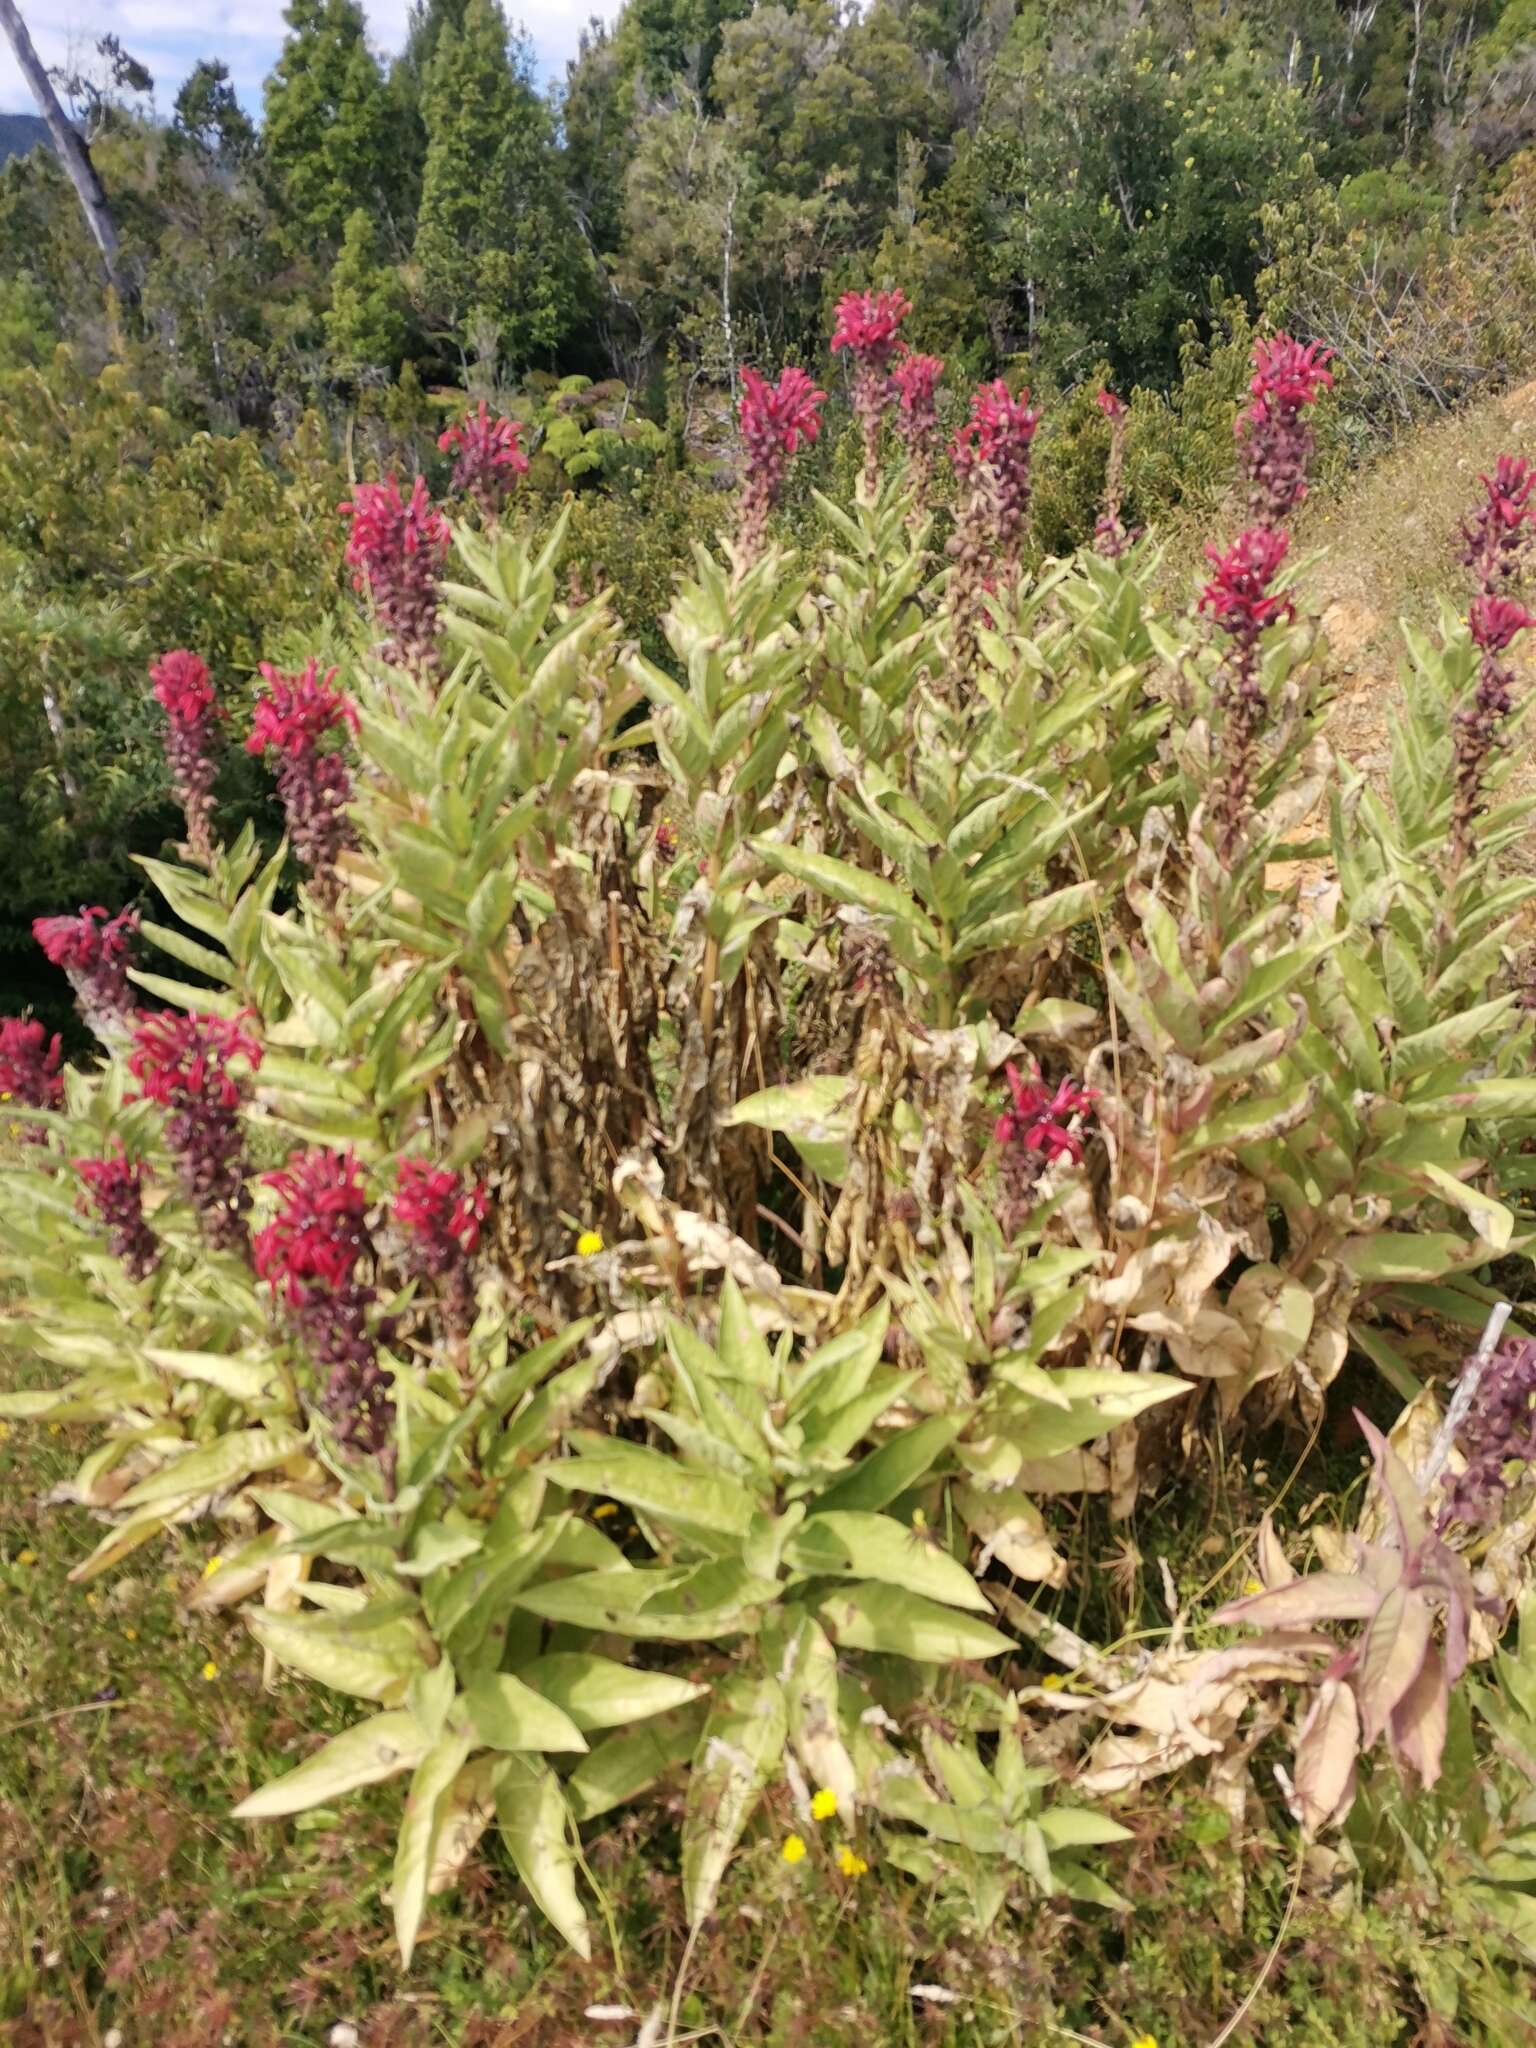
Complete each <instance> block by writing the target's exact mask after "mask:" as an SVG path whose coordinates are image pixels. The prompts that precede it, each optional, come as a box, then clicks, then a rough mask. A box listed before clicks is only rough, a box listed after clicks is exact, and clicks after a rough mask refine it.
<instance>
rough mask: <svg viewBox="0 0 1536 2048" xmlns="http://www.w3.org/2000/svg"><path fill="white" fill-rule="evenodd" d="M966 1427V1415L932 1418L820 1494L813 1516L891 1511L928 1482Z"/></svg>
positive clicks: (861, 1460) (860, 1464)
mask: <svg viewBox="0 0 1536 2048" xmlns="http://www.w3.org/2000/svg"><path fill="white" fill-rule="evenodd" d="M964 1427H965V1417H964V1416H963V1415H930V1416H929V1417H928V1418H927V1419H926V1420H925V1421H923V1422H917V1423H914V1424H913V1426H912V1427H911V1428H910V1429H904V1430H903V1431H902V1432H901V1434H900V1435H899V1436H895V1437H892V1439H891V1441H890V1442H889V1443H888V1444H882V1445H881V1446H880V1448H879V1450H877V1451H871V1452H870V1454H869V1456H868V1457H867V1458H862V1459H860V1461H859V1463H858V1464H857V1465H855V1466H854V1468H853V1470H852V1471H851V1472H844V1473H842V1474H840V1475H839V1477H838V1478H836V1479H834V1480H833V1482H832V1484H831V1485H830V1486H829V1487H827V1488H826V1489H825V1490H824V1491H823V1492H822V1493H820V1494H818V1495H817V1496H816V1498H815V1500H814V1503H813V1506H812V1512H813V1513H815V1514H818V1515H824V1514H827V1513H828V1512H830V1511H833V1510H843V1509H859V1510H867V1511H869V1512H874V1511H877V1510H878V1509H880V1508H883V1507H889V1506H890V1504H891V1502H892V1501H893V1500H895V1499H896V1498H897V1496H898V1495H900V1494H903V1493H905V1492H906V1491H907V1489H908V1488H909V1487H912V1486H915V1485H916V1484H917V1482H918V1481H919V1480H920V1479H922V1478H925V1477H926V1476H927V1474H928V1473H929V1472H930V1471H931V1470H932V1469H933V1466H934V1464H935V1463H936V1462H937V1460H938V1459H939V1458H941V1457H942V1456H943V1454H944V1453H945V1451H946V1450H948V1448H949V1446H950V1445H951V1444H952V1443H953V1442H954V1440H955V1438H956V1437H957V1436H958V1435H959V1434H960V1432H961V1430H962V1429H963V1428H964Z"/></svg>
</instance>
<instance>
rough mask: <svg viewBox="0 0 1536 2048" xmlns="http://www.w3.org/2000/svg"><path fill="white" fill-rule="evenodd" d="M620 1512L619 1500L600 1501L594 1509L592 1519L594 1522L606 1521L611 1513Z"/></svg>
mask: <svg viewBox="0 0 1536 2048" xmlns="http://www.w3.org/2000/svg"><path fill="white" fill-rule="evenodd" d="M618 1512H619V1504H618V1502H617V1501H612V1500H604V1501H599V1502H598V1504H597V1506H596V1507H595V1508H594V1509H593V1510H592V1519H593V1521H594V1522H606V1521H607V1519H608V1517H609V1516H610V1515H616V1514H617V1513H618Z"/></svg>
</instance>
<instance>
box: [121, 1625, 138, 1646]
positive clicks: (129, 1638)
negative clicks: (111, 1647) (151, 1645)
mask: <svg viewBox="0 0 1536 2048" xmlns="http://www.w3.org/2000/svg"><path fill="white" fill-rule="evenodd" d="M138 1640H139V1632H138V1630H137V1629H136V1628H125V1629H124V1630H123V1641H124V1642H125V1643H136V1642H137V1641H138Z"/></svg>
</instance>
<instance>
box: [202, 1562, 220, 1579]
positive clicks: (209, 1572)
mask: <svg viewBox="0 0 1536 2048" xmlns="http://www.w3.org/2000/svg"><path fill="white" fill-rule="evenodd" d="M223 1563H224V1560H223V1558H222V1557H210V1558H209V1560H208V1562H207V1563H206V1564H205V1565H204V1566H203V1577H204V1578H205V1579H211V1578H212V1577H213V1575H214V1573H215V1572H216V1571H219V1570H220V1569H221V1568H222V1567H223Z"/></svg>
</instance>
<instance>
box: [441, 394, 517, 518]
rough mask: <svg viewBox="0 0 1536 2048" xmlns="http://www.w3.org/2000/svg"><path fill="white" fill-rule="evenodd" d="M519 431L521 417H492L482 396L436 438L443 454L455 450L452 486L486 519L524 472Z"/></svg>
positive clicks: (495, 513)
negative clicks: (481, 512)
mask: <svg viewBox="0 0 1536 2048" xmlns="http://www.w3.org/2000/svg"><path fill="white" fill-rule="evenodd" d="M523 432H524V428H523V423H522V421H521V420H514V419H508V418H507V417H506V416H505V415H503V416H502V417H500V418H498V419H492V417H491V412H490V408H489V406H488V405H487V404H486V402H485V400H484V399H483V398H482V399H481V401H480V403H479V406H478V407H477V408H476V410H475V411H474V412H472V413H467V414H466V415H465V416H464V418H463V419H462V420H460V421H459V423H458V425H457V426H453V427H447V428H445V429H444V430H443V432H442V433H441V434H439V435H438V437H437V445H438V447H439V448H441V449H442V450H443V452H444V454H447V453H448V452H449V450H450V449H452V450H456V451H457V455H458V460H457V461H456V462H455V463H454V466H453V476H452V478H451V480H450V481H451V484H452V487H453V489H454V490H456V491H462V492H464V493H465V494H466V495H468V496H469V497H472V498H474V499H476V500H477V501H478V503H479V505H480V508H481V510H482V511H483V512H484V514H485V516H486V518H487V519H494V518H495V517H496V515H497V513H498V512H499V511H500V510H501V507H502V505H503V503H504V502H505V500H506V499H507V498H508V497H509V496H510V495H511V493H512V491H513V489H514V487H515V485H516V483H517V480H518V478H519V477H520V476H526V475H527V473H528V457H527V456H526V455H525V454H524V453H523V450H522V447H521V442H522V437H523Z"/></svg>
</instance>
